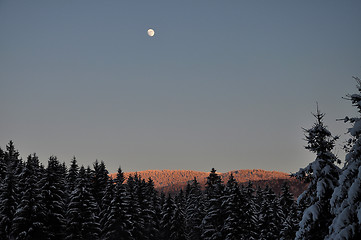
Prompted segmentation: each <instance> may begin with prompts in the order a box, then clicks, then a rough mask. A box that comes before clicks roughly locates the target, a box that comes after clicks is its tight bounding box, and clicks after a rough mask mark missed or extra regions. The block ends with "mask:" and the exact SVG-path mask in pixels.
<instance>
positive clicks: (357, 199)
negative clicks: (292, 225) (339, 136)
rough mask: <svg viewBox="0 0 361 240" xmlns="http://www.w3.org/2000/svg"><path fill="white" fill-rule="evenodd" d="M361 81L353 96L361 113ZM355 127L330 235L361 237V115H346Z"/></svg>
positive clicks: (336, 194) (335, 199)
mask: <svg viewBox="0 0 361 240" xmlns="http://www.w3.org/2000/svg"><path fill="white" fill-rule="evenodd" d="M354 79H355V80H356V81H357V84H358V85H357V88H358V91H359V93H357V94H350V95H348V96H347V98H346V99H347V100H350V101H351V103H352V105H353V106H355V107H356V108H357V110H358V112H359V113H360V114H361V80H360V79H359V78H357V77H354ZM344 121H345V122H350V123H351V124H352V127H351V128H349V133H350V134H351V136H352V138H351V139H350V140H349V145H350V149H349V151H348V153H347V155H346V159H345V160H346V162H345V166H344V167H343V169H342V173H341V175H340V178H339V186H338V187H336V189H335V191H334V192H333V195H332V198H331V206H332V213H333V214H335V218H334V219H333V221H332V224H331V226H330V228H329V230H330V232H329V236H328V237H327V238H328V239H361V117H360V116H359V117H353V118H349V117H345V119H344Z"/></svg>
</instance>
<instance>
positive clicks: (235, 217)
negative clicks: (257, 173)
mask: <svg viewBox="0 0 361 240" xmlns="http://www.w3.org/2000/svg"><path fill="white" fill-rule="evenodd" d="M222 207H223V208H224V214H225V221H224V225H223V229H222V232H223V236H225V239H226V240H233V239H242V229H241V217H242V214H243V213H242V212H241V211H242V196H241V192H240V189H239V186H238V183H237V181H236V180H235V179H234V177H233V174H231V175H230V176H229V179H228V182H227V184H226V186H225V189H224V196H223V197H222Z"/></svg>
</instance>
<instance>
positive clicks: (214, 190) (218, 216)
mask: <svg viewBox="0 0 361 240" xmlns="http://www.w3.org/2000/svg"><path fill="white" fill-rule="evenodd" d="M223 188H224V186H223V184H222V180H221V177H220V176H219V175H218V174H217V173H216V170H215V169H214V168H212V170H211V172H210V174H209V176H208V177H207V182H206V191H205V193H206V200H207V201H206V207H205V216H204V218H203V220H202V225H201V226H202V238H203V239H205V240H208V239H212V240H217V239H223V238H224V236H222V228H223V222H224V209H223V208H222V199H221V197H222V195H223Z"/></svg>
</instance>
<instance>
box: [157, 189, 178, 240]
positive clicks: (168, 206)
mask: <svg viewBox="0 0 361 240" xmlns="http://www.w3.org/2000/svg"><path fill="white" fill-rule="evenodd" d="M174 209H175V204H174V201H173V198H172V196H171V195H170V194H169V195H168V197H167V199H166V200H165V202H164V204H163V207H162V219H161V221H160V231H161V239H162V240H167V239H170V236H171V234H172V232H171V220H172V218H173V214H174Z"/></svg>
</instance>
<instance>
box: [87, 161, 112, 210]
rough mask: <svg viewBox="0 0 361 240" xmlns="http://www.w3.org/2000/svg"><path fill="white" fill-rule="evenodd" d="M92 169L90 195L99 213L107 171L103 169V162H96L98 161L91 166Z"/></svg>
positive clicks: (106, 181)
mask: <svg viewBox="0 0 361 240" xmlns="http://www.w3.org/2000/svg"><path fill="white" fill-rule="evenodd" d="M93 168H94V170H93V171H92V173H93V174H92V179H91V183H92V193H93V196H94V199H95V202H96V203H97V207H98V211H99V212H100V211H101V210H103V209H101V207H102V204H101V201H102V198H103V196H104V191H105V189H106V187H107V184H108V178H109V176H108V174H109V172H108V170H107V169H106V167H105V164H104V162H103V161H101V162H100V163H99V162H98V160H96V161H95V163H94V164H93Z"/></svg>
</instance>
